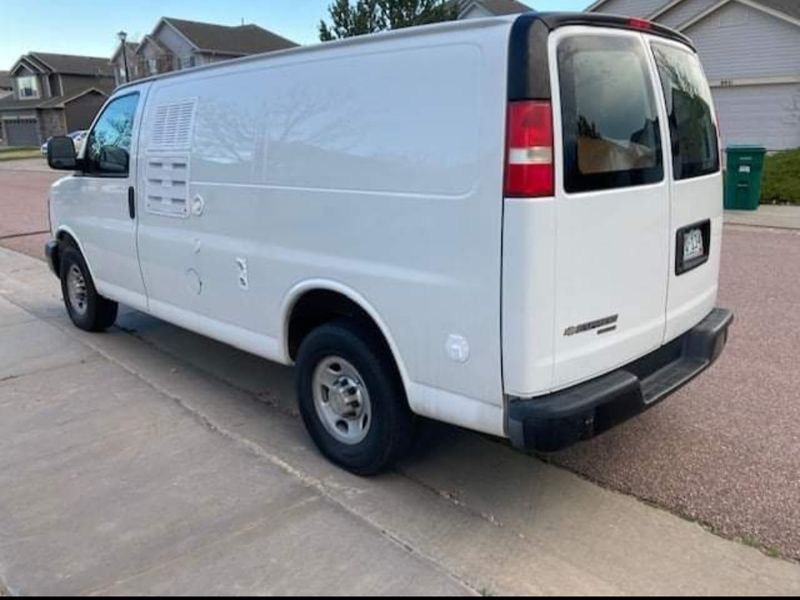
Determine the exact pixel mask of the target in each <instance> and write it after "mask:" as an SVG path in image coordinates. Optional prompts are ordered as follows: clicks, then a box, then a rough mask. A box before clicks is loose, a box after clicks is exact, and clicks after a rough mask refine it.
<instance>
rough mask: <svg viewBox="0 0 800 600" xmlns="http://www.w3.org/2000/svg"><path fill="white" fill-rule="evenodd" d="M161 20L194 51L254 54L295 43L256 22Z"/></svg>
mask: <svg viewBox="0 0 800 600" xmlns="http://www.w3.org/2000/svg"><path fill="white" fill-rule="evenodd" d="M161 21H162V22H165V23H167V24H169V25H171V26H172V27H173V28H174V29H176V30H177V31H178V32H179V33H181V34H182V35H183V36H184V37H185V38H186V39H187V40H188V41H189V42H191V43H192V44H193V45H194V46H195V47H196V48H197V49H198V50H201V51H205V52H220V53H223V54H258V53H260V52H270V51H273V50H283V49H285V48H293V47H295V46H297V44H296V43H294V42H293V41H291V40H287V39H286V38H284V37H281V36H279V35H277V34H275V33H272V32H271V31H267V30H266V29H262V28H261V27H259V26H258V25H252V24H250V25H239V26H235V27H231V26H228V25H216V24H214V23H199V22H197V21H185V20H183V19H175V18H172V17H163V18H162V19H161ZM156 29H158V27H156Z"/></svg>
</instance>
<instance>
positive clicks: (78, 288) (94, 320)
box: [59, 245, 117, 331]
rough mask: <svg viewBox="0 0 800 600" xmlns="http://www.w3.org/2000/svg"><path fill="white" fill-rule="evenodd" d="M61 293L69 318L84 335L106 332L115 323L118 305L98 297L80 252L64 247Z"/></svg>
mask: <svg viewBox="0 0 800 600" xmlns="http://www.w3.org/2000/svg"><path fill="white" fill-rule="evenodd" d="M59 275H60V278H61V293H62V295H63V296H64V306H65V307H66V309H67V314H69V318H70V319H71V320H72V322H73V323H74V324H75V326H76V327H78V328H80V329H83V330H84V331H105V330H106V329H108V328H109V327H111V326H112V325H113V324H114V321H116V320H117V303H116V302H113V301H111V300H108V299H107V298H104V297H103V296H101V295H100V294H98V293H97V290H96V289H95V287H94V282H93V281H92V276H91V274H90V273H89V268H88V267H87V266H86V261H85V260H84V259H83V256H82V255H81V253H80V251H78V249H77V248H75V247H74V246H71V245H68V246H65V248H64V250H63V252H62V253H61V266H60V273H59Z"/></svg>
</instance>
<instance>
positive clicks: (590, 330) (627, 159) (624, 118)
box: [550, 26, 680, 389]
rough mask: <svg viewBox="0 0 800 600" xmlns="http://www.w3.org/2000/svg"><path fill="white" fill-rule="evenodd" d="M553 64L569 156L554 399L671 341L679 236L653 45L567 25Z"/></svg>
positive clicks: (558, 255) (558, 120) (559, 251)
mask: <svg viewBox="0 0 800 600" xmlns="http://www.w3.org/2000/svg"><path fill="white" fill-rule="evenodd" d="M550 59H551V79H552V81H553V82H554V84H553V86H552V93H553V106H554V107H555V108H554V110H553V117H554V128H555V141H556V148H561V151H560V152H558V151H557V152H556V154H557V156H556V186H555V206H556V209H555V210H556V215H555V222H556V225H555V227H556V235H555V239H556V241H555V245H556V248H555V274H556V277H555V281H554V286H555V299H554V300H555V302H554V312H555V331H554V335H555V340H554V372H553V380H552V384H553V385H552V387H553V388H554V389H555V388H560V387H565V386H568V385H573V384H576V383H579V382H581V381H583V380H586V379H590V378H592V377H596V376H597V375H598V374H600V373H603V372H607V371H609V370H611V369H613V368H616V367H618V366H621V365H623V364H626V363H627V362H630V361H632V360H634V359H636V358H638V357H640V356H642V355H644V354H646V353H647V352H649V351H651V350H654V349H655V348H657V347H658V346H660V345H661V344H662V343H663V339H664V329H665V322H666V319H665V309H666V303H667V294H668V289H667V285H668V281H669V280H670V276H669V261H670V252H671V250H670V246H671V243H670V235H671V234H670V231H671V230H672V226H671V217H670V185H669V180H668V177H667V170H668V168H670V166H671V165H670V161H669V158H668V156H669V155H668V152H666V149H667V146H666V142H665V139H666V138H667V136H668V130H667V127H666V123H665V122H664V121H665V119H664V118H663V117H662V110H663V109H662V102H661V100H660V98H659V97H658V89H659V88H658V87H657V81H656V79H657V75H656V72H655V68H654V64H653V61H652V57H651V54H650V51H649V46H648V44H647V41H646V38H645V36H643V35H641V34H640V33H639V32H634V31H626V30H622V29H603V28H595V27H581V26H576V27H565V28H563V29H558V30H556V31H555V32H554V33H553V34H552V35H551V39H550ZM559 108H560V109H559ZM559 154H560V156H559ZM678 301H679V302H680V300H678Z"/></svg>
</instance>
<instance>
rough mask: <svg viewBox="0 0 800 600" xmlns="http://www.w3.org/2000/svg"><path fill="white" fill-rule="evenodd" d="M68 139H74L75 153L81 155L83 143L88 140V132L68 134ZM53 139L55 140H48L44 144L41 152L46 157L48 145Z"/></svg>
mask: <svg viewBox="0 0 800 600" xmlns="http://www.w3.org/2000/svg"><path fill="white" fill-rule="evenodd" d="M67 137H69V138H72V143H73V144H74V145H75V153H76V154H80V152H81V148H83V141H84V139H86V131H85V130H81V131H73V132H72V133H68V134H67ZM51 139H53V138H47V141H45V143H44V144H42V147H41V151H42V156H44V157H47V144H49V143H50V140H51Z"/></svg>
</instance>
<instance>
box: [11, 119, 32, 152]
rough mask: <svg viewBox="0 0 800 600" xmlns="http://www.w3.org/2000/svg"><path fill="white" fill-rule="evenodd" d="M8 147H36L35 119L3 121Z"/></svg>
mask: <svg viewBox="0 0 800 600" xmlns="http://www.w3.org/2000/svg"><path fill="white" fill-rule="evenodd" d="M4 123H5V129H6V137H7V138H8V140H7V143H8V145H9V146H38V145H39V127H38V125H37V123H36V119H17V120H16V121H4Z"/></svg>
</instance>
